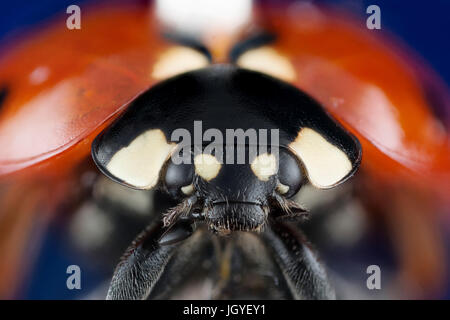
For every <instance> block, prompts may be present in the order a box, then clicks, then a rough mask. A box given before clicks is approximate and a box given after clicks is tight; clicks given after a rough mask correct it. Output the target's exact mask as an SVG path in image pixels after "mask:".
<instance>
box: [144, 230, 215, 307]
mask: <svg viewBox="0 0 450 320" xmlns="http://www.w3.org/2000/svg"><path fill="white" fill-rule="evenodd" d="M211 240H212V239H211V235H210V233H209V232H208V230H206V228H199V229H198V230H197V231H196V232H195V234H193V235H192V236H191V237H190V238H189V239H187V240H186V241H184V242H183V244H182V246H181V247H179V248H178V249H177V252H176V253H175V254H174V255H173V257H172V258H171V259H170V261H169V263H168V264H167V266H166V268H165V270H164V272H163V273H162V275H161V278H160V279H159V280H158V282H157V284H156V285H155V287H154V288H153V290H152V292H151V294H150V295H149V297H148V299H150V300H155V299H172V298H176V299H180V297H183V294H184V293H185V292H186V291H183V290H186V288H188V287H189V286H192V284H194V285H195V283H201V281H204V280H205V279H208V278H209V279H215V277H216V270H217V266H216V263H215V260H216V259H215V258H216V257H215V252H214V246H213V242H212V241H211ZM205 261H207V262H208V263H205ZM180 294H181V295H180ZM193 294H194V295H195V297H194V299H210V295H209V293H208V292H205V291H202V292H194V293H193Z"/></svg>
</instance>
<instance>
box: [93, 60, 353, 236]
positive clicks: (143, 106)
mask: <svg viewBox="0 0 450 320" xmlns="http://www.w3.org/2000/svg"><path fill="white" fill-rule="evenodd" d="M360 154H361V150H360V147H359V144H358V142H357V140H356V139H355V138H354V137H353V136H351V135H350V134H349V133H348V132H346V131H345V130H344V129H343V128H341V127H340V126H339V125H338V124H337V123H336V122H334V121H333V120H332V119H331V118H330V117H329V116H328V115H327V114H326V113H325V112H324V111H323V109H322V108H321V106H320V105H319V104H318V103H317V102H315V101H314V100H313V99H312V98H310V97H309V96H307V95H306V94H304V93H303V92H301V91H300V90H298V89H297V88H295V87H292V86H290V85H289V84H287V83H284V82H283V81H280V80H277V79H275V78H272V77H271V76H267V75H265V74H263V73H260V72H255V71H250V70H246V69H242V68H239V67H235V66H233V65H212V66H210V67H206V68H202V69H200V70H197V71H190V72H187V73H183V74H181V75H179V76H176V77H173V78H170V79H168V80H166V81H164V82H162V83H160V84H159V85H157V86H155V87H153V88H152V89H150V90H148V91H147V92H145V93H144V94H142V95H141V96H140V97H139V98H137V99H136V101H135V102H134V103H133V104H132V105H131V106H130V107H129V109H128V110H127V112H125V114H124V115H123V116H122V117H121V118H119V119H118V120H117V121H116V122H115V123H114V124H113V125H111V126H110V127H109V128H107V129H106V130H105V132H104V133H103V134H102V135H100V136H99V137H98V138H97V139H96V140H95V141H94V143H93V148H92V155H93V157H94V160H95V162H96V163H97V165H98V166H99V168H100V169H101V170H102V171H103V172H104V173H105V174H106V175H108V176H109V177H111V178H112V179H114V180H116V181H118V182H120V183H122V184H125V185H128V186H131V187H134V188H139V189H149V188H152V187H154V186H157V185H159V186H161V187H163V188H165V190H167V191H168V192H169V194H171V195H172V196H173V197H175V198H177V199H186V198H195V202H196V206H200V207H201V209H200V216H201V217H202V219H204V220H206V221H207V223H208V226H209V227H210V229H212V230H213V231H219V232H220V233H227V232H230V231H233V230H259V229H260V228H261V227H262V226H263V225H264V223H265V222H266V220H267V218H268V213H269V212H271V211H274V210H275V211H276V210H282V211H283V210H284V211H285V212H284V213H286V214H287V213H289V212H290V210H291V207H292V205H291V206H289V205H287V204H286V200H285V199H288V198H290V197H292V196H293V195H295V194H296V193H297V191H298V190H299V189H300V187H301V186H302V185H303V184H304V183H305V182H306V181H307V180H308V179H307V178H306V177H308V178H309V181H310V182H311V183H313V184H314V185H316V186H318V187H320V188H329V187H332V186H334V185H336V184H338V183H340V182H342V181H344V180H345V179H346V178H347V177H349V176H350V175H352V174H353V173H354V172H355V170H356V168H357V167H358V164H359V161H360ZM191 201H194V200H191ZM297 209H299V208H297Z"/></svg>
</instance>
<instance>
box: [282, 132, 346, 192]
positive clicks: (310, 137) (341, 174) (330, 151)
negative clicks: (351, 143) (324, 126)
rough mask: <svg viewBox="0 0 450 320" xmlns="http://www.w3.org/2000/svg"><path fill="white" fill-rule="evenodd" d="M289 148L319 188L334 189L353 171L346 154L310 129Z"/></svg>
mask: <svg viewBox="0 0 450 320" xmlns="http://www.w3.org/2000/svg"><path fill="white" fill-rule="evenodd" d="M289 147H290V148H291V149H292V150H293V151H294V153H295V154H296V155H297V156H298V157H299V158H300V159H301V161H302V162H303V165H304V166H305V169H306V172H307V174H308V177H309V180H310V181H311V183H312V184H313V185H314V186H316V187H318V188H323V189H325V188H330V187H333V186H334V185H335V184H337V183H338V182H339V181H341V180H342V179H344V178H345V177H346V176H347V175H348V174H349V173H350V172H351V170H352V163H351V162H350V160H349V159H348V157H347V155H346V154H345V152H343V151H342V150H341V149H339V148H338V147H336V146H335V145H333V144H331V143H330V142H328V141H327V140H326V139H325V138H324V137H322V136H321V135H320V134H319V133H317V132H316V131H314V130H312V129H310V128H303V129H302V130H301V131H300V132H299V134H298V136H297V138H296V139H295V140H294V141H293V142H292V143H291V144H290V145H289Z"/></svg>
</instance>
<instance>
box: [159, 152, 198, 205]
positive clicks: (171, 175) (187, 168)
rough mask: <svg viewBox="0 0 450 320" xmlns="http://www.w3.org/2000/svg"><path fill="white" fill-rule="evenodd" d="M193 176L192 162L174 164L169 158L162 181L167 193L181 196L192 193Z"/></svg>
mask: <svg viewBox="0 0 450 320" xmlns="http://www.w3.org/2000/svg"><path fill="white" fill-rule="evenodd" d="M193 178H194V167H193V165H192V164H186V163H181V164H175V163H173V162H172V161H171V160H170V162H169V164H168V166H167V169H166V174H165V177H164V182H165V186H166V188H167V191H168V192H169V194H171V195H172V196H174V197H183V196H187V195H190V194H192V192H193V191H194V187H193V185H192V180H193Z"/></svg>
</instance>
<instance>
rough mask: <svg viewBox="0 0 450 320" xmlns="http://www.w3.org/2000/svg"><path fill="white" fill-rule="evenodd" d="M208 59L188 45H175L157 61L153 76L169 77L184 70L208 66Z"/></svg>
mask: <svg viewBox="0 0 450 320" xmlns="http://www.w3.org/2000/svg"><path fill="white" fill-rule="evenodd" d="M208 64H209V61H208V59H207V58H206V57H205V55H203V54H202V53H200V52H198V51H197V50H194V49H191V48H187V47H178V46H177V47H173V48H170V49H168V50H167V51H165V52H164V53H163V54H162V55H161V57H160V58H159V60H158V61H156V63H155V65H154V67H153V71H152V77H153V78H155V79H167V78H170V77H173V76H176V75H177V74H181V73H183V72H188V71H192V70H196V69H200V68H203V67H206V66H207V65H208Z"/></svg>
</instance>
